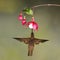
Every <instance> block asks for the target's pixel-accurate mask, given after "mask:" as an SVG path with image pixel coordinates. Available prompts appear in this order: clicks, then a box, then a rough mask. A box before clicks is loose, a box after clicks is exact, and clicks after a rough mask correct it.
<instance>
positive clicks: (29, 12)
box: [23, 8, 33, 15]
mask: <svg viewBox="0 0 60 60" xmlns="http://www.w3.org/2000/svg"><path fill="white" fill-rule="evenodd" d="M23 12H24V13H26V14H27V15H33V10H32V9H31V8H26V9H24V10H23Z"/></svg>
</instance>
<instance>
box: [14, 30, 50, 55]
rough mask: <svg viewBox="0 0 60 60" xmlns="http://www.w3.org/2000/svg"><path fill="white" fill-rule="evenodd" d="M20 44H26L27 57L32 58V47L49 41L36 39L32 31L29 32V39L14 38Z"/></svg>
mask: <svg viewBox="0 0 60 60" xmlns="http://www.w3.org/2000/svg"><path fill="white" fill-rule="evenodd" d="M14 39H16V40H18V41H20V42H24V43H25V44H28V56H32V55H33V50H34V46H35V45H37V44H39V43H44V42H46V41H49V40H47V39H38V38H35V37H34V33H33V30H32V32H31V37H29V38H18V37H17V38H14Z"/></svg>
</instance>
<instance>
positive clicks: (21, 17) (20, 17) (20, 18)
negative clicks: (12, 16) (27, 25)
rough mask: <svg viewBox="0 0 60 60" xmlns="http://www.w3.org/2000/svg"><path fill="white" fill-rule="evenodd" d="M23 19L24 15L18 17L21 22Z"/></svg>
mask: <svg viewBox="0 0 60 60" xmlns="http://www.w3.org/2000/svg"><path fill="white" fill-rule="evenodd" d="M22 19H23V16H22V13H20V15H19V16H18V20H19V21H21V20H22Z"/></svg>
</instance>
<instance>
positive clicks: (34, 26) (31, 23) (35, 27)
mask: <svg viewBox="0 0 60 60" xmlns="http://www.w3.org/2000/svg"><path fill="white" fill-rule="evenodd" d="M28 27H29V28H30V29H33V30H38V24H37V23H36V22H35V21H34V17H32V21H30V22H28Z"/></svg>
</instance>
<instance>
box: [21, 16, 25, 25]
mask: <svg viewBox="0 0 60 60" xmlns="http://www.w3.org/2000/svg"><path fill="white" fill-rule="evenodd" d="M25 24H26V18H25V16H24V18H23V19H22V25H25Z"/></svg>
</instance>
